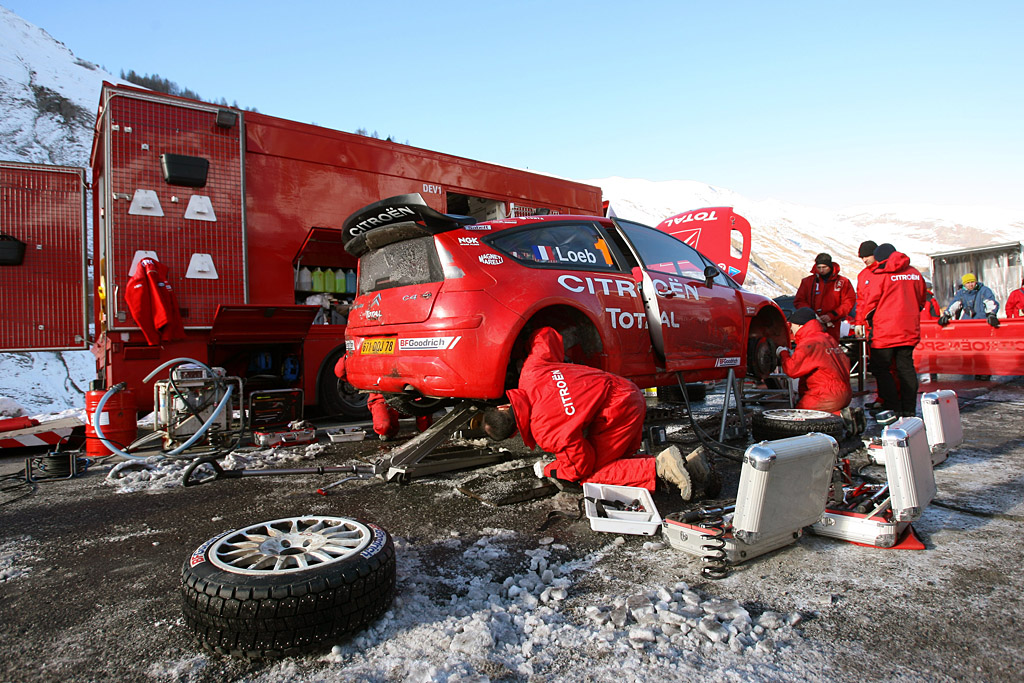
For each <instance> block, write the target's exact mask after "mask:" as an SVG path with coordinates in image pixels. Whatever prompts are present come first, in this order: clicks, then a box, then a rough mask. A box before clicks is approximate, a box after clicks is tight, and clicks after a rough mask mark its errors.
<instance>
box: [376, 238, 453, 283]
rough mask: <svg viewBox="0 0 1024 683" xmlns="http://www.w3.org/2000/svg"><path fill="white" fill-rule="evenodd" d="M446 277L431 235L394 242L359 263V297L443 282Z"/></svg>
mask: <svg viewBox="0 0 1024 683" xmlns="http://www.w3.org/2000/svg"><path fill="white" fill-rule="evenodd" d="M443 279H444V275H443V273H442V270H441V263H440V261H439V260H438V258H437V250H436V249H435V248H434V238H433V237H432V236H430V235H427V236H424V237H418V238H416V239H411V240H404V241H402V242H394V243H392V244H388V245H386V246H384V247H381V248H380V249H375V250H373V251H371V252H369V253H366V254H364V255H363V256H362V258H360V259H359V293H360V294H369V293H371V292H376V291H379V290H382V289H391V288H393V287H405V286H408V285H421V284H424V283H427V282H441V281H442V280H443Z"/></svg>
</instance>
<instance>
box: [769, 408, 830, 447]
mask: <svg viewBox="0 0 1024 683" xmlns="http://www.w3.org/2000/svg"><path fill="white" fill-rule="evenodd" d="M844 426H845V423H844V422H843V418H841V417H839V416H838V415H833V414H832V413H826V412H824V411H822V410H807V409H805V408H773V409H770V410H764V411H761V412H760V413H754V415H753V417H752V418H751V433H752V434H753V436H754V441H772V440H774V439H785V438H788V437H791V436H800V435H801V434H809V433H811V432H820V433H821V434H827V435H829V436H831V437H832V438H834V439H835V440H836V441H840V440H841V439H842V438H843V428H844Z"/></svg>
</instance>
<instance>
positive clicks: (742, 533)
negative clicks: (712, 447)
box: [662, 433, 839, 568]
mask: <svg viewBox="0 0 1024 683" xmlns="http://www.w3.org/2000/svg"><path fill="white" fill-rule="evenodd" d="M838 452H839V445H838V444H837V443H836V440H835V439H833V438H832V437H831V436H827V435H825V434H818V433H812V434H804V435H801V436H794V437H791V438H788V439H779V440H776V441H762V442H760V443H757V444H754V445H753V446H750V447H749V448H747V450H746V453H744V456H743V469H742V470H741V472H740V486H739V491H738V493H737V496H736V505H735V508H734V510H735V512H734V513H733V514H731V515H730V514H727V510H728V508H723V509H720V511H721V513H726V514H720V513H719V510H718V509H716V510H714V511H713V512H712V514H710V515H703V517H704V519H700V517H701V516H702V515H700V514H699V513H700V512H701V511H697V513H698V514H695V515H694V514H691V515H687V514H683V515H669V516H667V517H666V518H665V520H664V523H663V526H662V534H663V535H664V536H665V539H666V540H667V541H668V543H669V545H671V546H672V547H673V548H676V549H677V550H682V551H683V552H686V553H689V554H691V555H696V556H698V557H701V558H703V559H704V560H705V563H706V564H710V565H718V567H719V568H720V567H721V564H722V563H725V564H739V563H740V562H744V561H746V560H749V559H752V558H754V557H757V556H758V555H763V554H764V553H767V552H771V551H772V550H776V549H777V548H781V547H783V546H786V545H789V544H790V543H794V542H795V541H796V540H797V539H798V538H800V536H801V534H802V533H803V527H805V526H807V525H809V524H811V523H812V522H814V521H816V520H818V519H820V518H821V515H822V512H823V511H824V509H825V501H826V499H827V498H828V489H829V483H830V480H831V479H830V478H831V473H832V466H833V464H834V462H835V458H836V455H837V454H838Z"/></svg>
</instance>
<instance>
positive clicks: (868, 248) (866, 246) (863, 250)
mask: <svg viewBox="0 0 1024 683" xmlns="http://www.w3.org/2000/svg"><path fill="white" fill-rule="evenodd" d="M877 248H878V245H877V244H875V243H874V242H873V241H871V240H868V241H866V242H861V243H860V248H859V249H858V250H857V256H858V257H860V258H864V257H865V256H874V254H875V249H877Z"/></svg>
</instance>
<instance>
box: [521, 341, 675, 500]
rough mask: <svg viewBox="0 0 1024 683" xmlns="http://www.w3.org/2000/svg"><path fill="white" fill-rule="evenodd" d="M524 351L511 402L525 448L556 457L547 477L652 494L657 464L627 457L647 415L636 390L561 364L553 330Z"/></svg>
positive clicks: (581, 367)
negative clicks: (634, 488)
mask: <svg viewBox="0 0 1024 683" xmlns="http://www.w3.org/2000/svg"><path fill="white" fill-rule="evenodd" d="M529 346H530V353H529V356H528V357H527V359H526V362H525V363H523V370H522V372H521V373H520V376H519V388H518V389H510V390H509V391H508V398H509V401H510V402H511V404H512V409H513V411H514V413H515V417H516V424H517V426H518V427H519V432H520V435H521V436H522V438H523V443H525V444H526V445H527V446H529V447H530V448H533V447H534V446H540V447H541V448H542V449H544V450H545V451H547V452H548V453H551V454H553V455H554V456H555V460H554V462H552V463H550V464H549V465H548V466H547V468H546V470H545V474H547V475H548V476H552V475H553V474H557V476H558V478H560V479H566V480H568V481H585V482H592V483H598V484H618V485H622V486H642V487H643V488H646V489H648V490H651V491H653V490H654V484H655V478H656V475H655V464H654V458H652V457H631V456H633V455H635V454H636V452H637V450H639V448H640V444H641V442H642V440H643V423H644V415H645V414H646V412H647V404H646V401H645V400H644V397H643V394H642V393H641V391H640V389H639V388H638V387H637V386H636V385H635V384H634V383H633V382H631V381H629V380H628V379H625V378H623V377H619V376H618V375H613V374H611V373H608V372H604V371H603V370H598V369H596V368H591V367H587V366H585V365H575V364H572V363H564V362H562V359H563V358H564V357H565V350H564V347H563V343H562V337H561V335H560V334H558V332H557V331H555V330H554V329H552V328H550V327H544V328H541V329H539V330H537V331H536V332H534V333H533V335H532V336H531V337H530V343H529Z"/></svg>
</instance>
